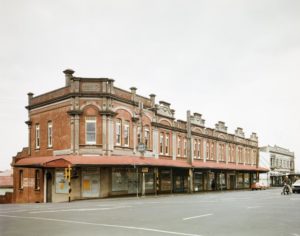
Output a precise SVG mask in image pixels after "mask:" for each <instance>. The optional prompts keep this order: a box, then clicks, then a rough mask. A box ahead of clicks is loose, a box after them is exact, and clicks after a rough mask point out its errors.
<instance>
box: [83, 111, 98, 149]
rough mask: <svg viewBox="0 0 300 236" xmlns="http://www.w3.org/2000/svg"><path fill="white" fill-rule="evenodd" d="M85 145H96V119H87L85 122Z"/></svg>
mask: <svg viewBox="0 0 300 236" xmlns="http://www.w3.org/2000/svg"><path fill="white" fill-rule="evenodd" d="M85 132H86V133H85V134H86V135H85V137H86V144H96V117H87V118H86V120H85Z"/></svg>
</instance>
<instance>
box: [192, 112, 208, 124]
mask: <svg viewBox="0 0 300 236" xmlns="http://www.w3.org/2000/svg"><path fill="white" fill-rule="evenodd" d="M191 123H192V124H193V125H199V126H203V127H204V125H205V120H203V119H202V115H201V114H199V113H194V115H193V116H191Z"/></svg>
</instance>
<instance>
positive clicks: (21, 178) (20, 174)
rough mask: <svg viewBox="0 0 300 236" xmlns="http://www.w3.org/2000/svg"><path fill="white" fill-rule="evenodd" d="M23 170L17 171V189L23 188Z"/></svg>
mask: <svg viewBox="0 0 300 236" xmlns="http://www.w3.org/2000/svg"><path fill="white" fill-rule="evenodd" d="M23 187H24V185H23V170H20V171H19V189H23Z"/></svg>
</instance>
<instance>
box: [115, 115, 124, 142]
mask: <svg viewBox="0 0 300 236" xmlns="http://www.w3.org/2000/svg"><path fill="white" fill-rule="evenodd" d="M115 124H116V125H115V126H116V132H115V135H116V136H115V137H116V146H121V145H122V120H121V119H116V123H115Z"/></svg>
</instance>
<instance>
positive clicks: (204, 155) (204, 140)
mask: <svg viewBox="0 0 300 236" xmlns="http://www.w3.org/2000/svg"><path fill="white" fill-rule="evenodd" d="M206 142H207V141H206V139H203V162H206V158H207V157H206V153H207V152H206V146H207V144H206Z"/></svg>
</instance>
